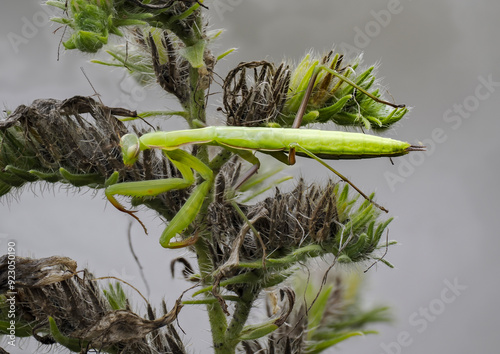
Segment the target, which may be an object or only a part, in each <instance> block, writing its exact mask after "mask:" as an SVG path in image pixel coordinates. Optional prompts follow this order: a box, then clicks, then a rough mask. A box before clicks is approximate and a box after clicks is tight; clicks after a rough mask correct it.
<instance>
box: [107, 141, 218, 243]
mask: <svg viewBox="0 0 500 354" xmlns="http://www.w3.org/2000/svg"><path fill="white" fill-rule="evenodd" d="M164 153H165V155H166V156H167V157H168V158H169V159H170V161H172V163H173V164H174V165H175V166H176V167H177V169H178V170H179V171H180V173H181V174H182V177H183V178H168V179H160V180H153V181H138V182H124V183H118V184H114V185H111V186H109V187H108V188H107V189H106V197H107V198H108V200H109V201H110V202H111V204H113V205H114V206H115V207H116V208H117V209H118V210H120V211H123V212H125V213H127V214H129V215H131V216H133V217H134V218H135V219H136V220H138V221H139V222H140V223H141V225H142V227H143V228H144V231H146V227H145V226H144V224H143V223H142V222H141V221H140V220H139V218H138V217H137V216H135V215H134V211H129V210H127V209H125V208H124V207H123V206H122V205H121V204H120V203H119V202H118V201H117V200H116V199H115V197H114V196H115V195H127V196H133V197H145V196H156V195H158V194H160V193H165V192H168V191H170V190H174V189H184V188H188V187H189V186H191V185H192V184H193V183H194V181H195V179H194V174H193V171H192V170H195V171H196V172H198V174H199V175H200V176H201V177H202V178H203V179H204V181H203V182H202V183H200V184H199V185H198V186H197V187H196V188H195V189H194V191H193V192H192V193H191V195H190V197H189V198H188V200H187V201H186V203H185V204H184V205H183V206H182V208H181V210H179V212H178V213H177V214H176V215H175V216H174V217H173V218H172V220H170V222H169V224H168V226H167V228H166V229H165V230H164V231H163V233H162V235H161V237H160V244H161V245H162V246H163V247H167V248H178V247H183V246H186V245H189V244H190V243H191V242H192V241H193V240H191V239H187V240H183V241H181V242H174V243H171V242H170V240H171V239H172V238H173V237H174V236H175V235H176V234H178V233H181V232H182V231H184V230H185V229H186V228H187V227H188V226H189V225H190V224H191V223H192V222H193V221H194V219H195V218H196V216H197V215H198V212H199V211H200V208H201V205H202V204H203V200H204V199H205V197H206V195H207V194H208V192H209V191H210V188H211V186H212V183H213V178H214V177H213V173H212V170H211V169H210V168H208V166H206V165H205V164H204V163H203V162H201V161H200V160H198V159H197V158H196V157H195V156H193V155H191V154H189V153H188V152H186V151H184V150H180V149H176V150H171V151H164ZM146 232H147V231H146Z"/></svg>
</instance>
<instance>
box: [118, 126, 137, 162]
mask: <svg viewBox="0 0 500 354" xmlns="http://www.w3.org/2000/svg"><path fill="white" fill-rule="evenodd" d="M120 145H121V148H122V156H123V163H124V164H125V165H129V166H131V165H133V164H134V163H135V162H136V161H137V158H138V156H139V152H140V151H141V149H140V142H139V137H138V136H137V135H135V134H125V135H124V136H122V138H121V140H120Z"/></svg>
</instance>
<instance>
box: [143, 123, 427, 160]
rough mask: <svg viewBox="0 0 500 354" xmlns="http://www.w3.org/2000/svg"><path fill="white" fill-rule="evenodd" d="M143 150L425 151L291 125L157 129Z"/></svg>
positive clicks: (338, 154) (346, 155)
mask: <svg viewBox="0 0 500 354" xmlns="http://www.w3.org/2000/svg"><path fill="white" fill-rule="evenodd" d="M140 141H141V150H142V149H148V148H158V149H163V150H174V149H177V148H179V147H180V146H182V145H189V144H209V145H222V146H228V147H231V148H234V149H239V150H256V151H288V150H290V148H292V147H294V146H297V145H298V146H299V147H301V148H304V149H307V150H308V151H309V152H311V153H313V154H315V155H317V156H318V157H321V158H326V159H363V158H371V157H382V156H400V155H405V154H407V153H408V152H409V151H414V150H421V149H422V147H419V146H413V145H411V144H409V143H407V142H403V141H398V140H394V139H389V138H382V137H379V136H374V135H368V134H362V133H350V132H338V131H327V130H317V129H291V128H241V127H223V126H221V127H217V126H212V127H206V128H200V129H190V130H177V131H171V132H153V133H148V134H145V135H143V136H142V137H141V139H140ZM299 151H300V150H299Z"/></svg>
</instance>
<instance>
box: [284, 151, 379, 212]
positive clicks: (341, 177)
mask: <svg viewBox="0 0 500 354" xmlns="http://www.w3.org/2000/svg"><path fill="white" fill-rule="evenodd" d="M290 149H295V150H298V151H302V152H303V153H304V154H306V155H307V156H309V157H311V158H313V159H315V160H316V161H318V162H319V163H320V164H322V165H323V166H325V167H326V168H328V169H329V170H330V171H332V172H333V173H335V174H336V175H337V176H339V177H340V179H342V180H343V181H344V182H346V183H348V184H349V185H350V186H351V187H352V188H354V189H355V190H356V191H357V192H358V193H359V194H360V195H361V196H362V197H363V198H365V199H366V200H368V201H369V202H370V203H372V204H373V205H374V206H376V207H377V208H379V209H380V210H382V211H385V212H386V213H388V212H389V210H387V209H386V208H384V207H383V206H381V205H378V204H377V203H375V202H374V201H373V200H372V199H371V198H370V197H368V196H367V195H366V194H365V193H363V192H362V191H361V189H359V188H358V187H356V185H354V183H352V182H351V181H349V179H347V178H346V177H345V176H344V175H342V174H341V173H340V172H338V171H337V170H335V169H334V168H333V167H331V166H330V165H329V164H327V163H326V162H325V161H323V160H322V159H320V158H319V157H318V156H316V155H314V154H313V153H312V152H310V151H309V150H307V149H306V148H304V147H302V146H301V145H299V144H297V143H293V144H290Z"/></svg>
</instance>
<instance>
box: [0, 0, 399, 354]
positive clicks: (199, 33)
mask: <svg viewBox="0 0 500 354" xmlns="http://www.w3.org/2000/svg"><path fill="white" fill-rule="evenodd" d="M46 4H47V5H51V6H56V7H58V8H60V9H61V10H62V11H63V13H64V16H63V17H61V18H55V19H53V20H54V21H56V22H58V23H61V24H62V25H64V32H65V34H64V41H63V45H64V47H65V48H66V49H78V50H80V51H83V52H90V53H95V52H97V51H99V50H101V48H103V47H104V46H105V45H107V46H106V47H105V48H106V51H107V53H108V54H109V55H110V56H111V59H110V60H111V61H109V62H108V61H102V60H95V62H97V63H100V64H104V65H108V66H115V67H122V68H124V69H125V70H127V71H128V73H129V74H130V75H132V76H133V77H135V78H136V79H137V81H138V82H139V83H140V84H151V83H155V82H156V83H157V84H158V85H159V87H161V88H162V89H163V90H164V91H166V92H168V93H169V94H172V95H173V96H175V97H176V98H177V99H178V101H179V103H180V106H181V108H182V109H181V110H179V111H167V112H139V113H137V112H134V111H129V110H127V109H123V108H112V107H107V106H106V105H104V104H103V103H101V102H98V101H96V100H94V99H92V98H89V97H81V96H76V97H72V98H68V99H66V100H63V101H58V100H54V99H44V100H36V101H34V102H33V103H32V104H31V105H30V106H20V107H18V108H17V109H15V110H14V111H13V112H9V114H8V116H7V117H6V118H5V119H4V120H3V121H0V196H1V195H7V194H8V193H11V192H12V191H14V190H16V189H18V188H20V187H22V186H23V185H25V184H26V183H30V182H37V181H45V182H48V183H63V184H66V185H68V186H74V187H78V188H79V187H88V188H93V189H100V188H106V187H108V186H109V185H111V184H114V183H117V182H133V181H152V180H160V179H174V178H179V177H180V175H181V174H180V172H179V170H178V169H177V168H176V166H174V164H173V163H172V162H171V161H170V160H169V159H168V158H166V156H165V155H163V154H159V153H156V152H155V151H153V150H146V151H144V152H143V153H142V155H141V157H140V158H139V160H138V161H137V162H136V163H135V164H134V165H133V166H126V165H124V163H123V156H122V152H121V150H120V138H121V137H122V136H123V135H125V134H126V133H127V132H128V130H129V129H132V130H133V131H134V132H135V133H136V134H138V135H139V136H140V135H142V134H143V133H145V131H144V130H143V129H139V128H136V127H135V126H132V127H131V128H127V127H126V125H125V123H124V122H123V121H127V120H133V119H138V118H141V119H144V118H147V117H149V116H152V115H164V116H169V115H178V116H181V117H183V118H184V119H185V120H186V122H187V124H188V125H189V127H190V128H198V127H201V126H204V125H206V124H207V122H206V107H207V102H208V90H209V88H210V87H211V85H212V76H213V73H214V68H215V65H216V63H217V62H218V61H219V60H220V59H222V58H223V57H225V56H226V55H228V54H229V53H230V52H231V51H232V50H228V51H226V52H224V53H222V54H220V55H218V56H215V55H214V54H212V52H211V51H210V49H209V47H210V43H211V42H212V41H214V40H215V39H216V38H217V37H218V36H219V35H220V33H221V31H211V32H209V31H207V24H206V20H205V19H204V18H203V16H202V8H205V6H204V5H203V4H202V2H201V1H191V0H189V1H188V0H184V1H173V0H169V1H167V0H165V1H160V0H158V1H141V0H68V1H66V0H52V1H46ZM110 35H116V36H117V37H118V38H120V39H122V40H123V41H124V44H118V45H109V44H108V38H109V36H110ZM320 66H324V67H327V68H329V69H331V70H332V71H334V73H338V74H339V75H342V76H341V77H339V76H336V75H333V74H332V73H331V72H328V71H320V72H319V74H318V71H317V70H316V69H317V68H318V67H320ZM316 74H317V75H318V77H317V79H316V80H315V81H313V83H314V87H312V92H310V93H309V94H310V98H309V99H308V100H307V107H305V111H304V120H303V124H304V125H306V124H310V123H327V122H333V123H335V124H337V125H344V126H354V127H360V128H364V129H365V130H371V129H386V128H388V127H389V126H391V125H392V124H394V123H396V122H398V121H399V120H400V119H401V118H402V117H403V116H404V115H405V114H406V112H407V111H408V110H407V108H405V107H404V106H398V105H393V104H390V103H388V102H385V101H383V100H381V99H380V96H381V91H382V90H383V88H382V87H381V86H379V84H378V82H377V80H376V79H375V76H374V67H369V68H367V69H365V70H361V58H360V57H357V58H351V59H348V58H344V57H343V56H342V55H340V54H334V53H333V52H330V53H328V54H326V55H324V56H321V57H317V56H315V55H312V54H309V55H307V56H306V57H305V58H304V59H303V60H302V61H301V62H300V63H299V65H297V66H296V67H294V66H293V65H292V64H290V63H281V64H279V65H275V64H273V63H270V62H267V61H253V62H247V63H240V64H239V65H237V66H236V67H235V68H234V69H233V70H231V71H230V72H229V74H228V75H227V77H226V79H225V80H224V83H223V85H222V91H223V107H221V108H219V111H220V112H222V113H223V114H224V115H225V116H226V124H227V125H232V126H237V127H290V126H292V124H293V121H294V117H295V116H296V115H297V112H298V111H299V110H300V109H301V103H302V102H304V101H305V100H304V97H305V95H306V92H307V90H306V88H307V86H308V84H309V82H311V77H313V75H316ZM367 93H369V94H367ZM118 117H121V118H118ZM192 154H193V155H195V156H196V157H197V158H198V159H199V160H200V161H202V162H203V163H204V164H206V165H208V166H209V167H210V169H211V170H212V171H213V173H214V175H215V176H216V177H215V178H214V180H213V182H212V183H213V184H212V185H211V186H209V187H210V193H208V195H207V197H206V198H204V200H203V201H202V205H201V206H200V209H199V213H198V216H197V217H196V219H195V220H194V221H193V222H192V223H191V224H190V225H189V226H188V227H187V228H186V230H185V231H184V232H183V233H182V235H180V237H181V238H183V239H187V238H189V237H191V239H192V240H193V241H192V242H190V243H189V244H186V245H188V246H189V249H190V250H191V251H192V252H194V253H195V254H196V256H197V261H198V271H197V272H196V271H195V268H194V267H193V266H192V265H191V264H189V263H188V262H187V261H186V260H185V259H178V260H176V261H174V263H173V264H172V267H174V266H175V264H176V263H178V262H180V263H181V264H183V265H184V271H183V274H184V276H185V278H186V279H187V280H190V281H192V282H194V283H195V285H197V286H198V290H197V291H196V292H195V293H194V294H193V297H194V299H193V300H184V301H182V304H184V305H187V304H197V305H204V306H206V309H207V312H208V317H209V322H210V325H211V330H212V339H213V349H214V351H215V352H216V353H234V352H235V351H236V350H239V351H244V352H247V353H252V352H257V351H259V352H268V353H301V352H308V353H316V352H321V351H322V350H325V349H326V348H328V347H330V346H332V345H335V344H337V343H338V342H340V341H342V340H345V339H347V338H350V337H352V336H354V335H359V334H363V333H372V332H371V331H366V330H363V328H364V327H365V326H366V325H367V324H369V323H372V322H380V321H387V320H388V317H387V313H386V309H385V308H376V309H373V310H369V311H365V310H362V309H361V308H360V307H359V299H358V295H357V293H358V292H357V285H356V284H357V281H358V280H356V279H354V280H353V278H349V277H342V276H340V275H337V276H336V277H335V278H334V282H333V284H331V283H328V282H327V277H326V276H325V278H324V279H323V282H322V283H321V284H320V287H319V289H318V288H314V287H312V285H310V284H309V285H308V286H307V287H304V286H303V287H302V290H301V291H300V292H299V293H298V294H300V295H301V296H300V297H297V296H296V293H297V290H298V289H299V288H300V287H295V290H294V289H292V288H290V287H286V286H284V283H285V281H286V280H287V279H288V278H290V277H291V276H292V275H293V274H296V273H297V272H298V270H302V271H303V270H304V269H307V261H308V260H310V259H312V258H315V257H322V258H325V259H329V260H330V262H331V263H332V266H333V265H334V264H338V263H344V264H351V263H357V262H364V263H365V264H370V263H373V262H377V261H382V262H384V263H385V264H387V265H389V266H390V264H389V263H388V262H387V261H386V260H385V259H383V254H384V252H386V247H387V246H388V245H389V244H390V242H389V241H387V240H386V241H385V242H383V241H382V242H381V238H382V240H384V237H383V236H384V235H385V233H386V232H387V226H388V224H389V223H390V222H391V220H392V219H391V218H389V219H387V220H385V221H380V220H379V214H380V211H379V210H378V209H377V208H376V207H375V206H374V204H372V203H370V201H368V200H365V201H363V202H361V201H358V198H357V197H354V198H353V197H351V196H350V194H349V188H348V186H347V185H344V186H342V185H340V184H337V183H335V182H334V181H328V182H327V183H326V184H324V185H319V184H307V182H305V181H304V180H302V179H300V180H298V182H297V184H296V186H295V188H294V189H293V190H291V191H289V192H283V191H281V190H279V189H278V188H275V191H274V195H272V196H269V197H267V198H265V199H263V200H261V201H258V202H253V204H252V199H254V197H255V196H256V195H258V194H259V193H261V192H262V191H263V190H266V189H270V188H272V186H275V185H277V184H278V183H279V182H280V180H272V177H273V176H274V175H275V173H276V170H271V172H270V173H262V174H260V175H257V176H253V177H252V178H250V179H249V180H247V181H246V182H245V183H244V184H242V185H241V187H239V188H238V190H235V189H234V186H235V185H237V184H238V181H239V180H240V177H241V175H242V171H243V170H245V169H246V168H247V167H246V166H245V165H243V164H241V163H240V161H239V160H238V157H237V156H236V155H235V154H234V153H233V151H231V149H221V150H220V151H219V152H218V153H217V154H216V155H215V156H211V155H210V154H209V151H208V150H207V147H206V146H204V145H198V146H196V147H195V148H193V151H192ZM198 183H199V182H198ZM196 187H197V186H196V183H194V185H193V186H191V187H190V188H185V189H178V190H172V191H168V192H166V193H161V194H158V195H155V196H150V197H137V196H136V197H133V198H132V199H131V204H132V205H133V206H137V205H141V204H142V205H145V206H146V207H148V208H151V209H153V210H155V211H156V212H158V214H159V215H161V216H162V217H163V218H164V219H165V220H166V222H168V221H170V220H172V219H173V218H174V217H175V216H176V215H177V214H178V212H179V210H180V209H181V207H182V206H183V205H184V204H185V203H186V201H187V200H188V199H189V197H190V194H191V193H192V192H193V191H194V190H196ZM241 192H245V193H241ZM371 198H373V195H372V196H371ZM329 256H330V257H331V256H332V257H333V261H332V258H330V257H329ZM16 262H17V265H18V268H17V269H18V272H19V273H18V274H20V276H19V277H20V278H19V279H18V281H19V283H18V284H20V285H19V288H18V289H16V290H17V293H16V294H15V298H16V304H19V306H20V309H19V316H17V317H16V321H17V322H16V326H15V328H16V329H15V333H14V335H16V336H19V337H24V336H32V337H34V338H35V339H36V340H38V341H39V342H40V343H42V344H53V343H58V344H60V345H62V346H65V347H66V348H68V349H70V350H72V351H77V352H78V351H79V352H87V351H88V350H91V349H96V350H99V351H101V352H110V353H155V352H173V353H183V352H185V349H184V347H183V345H182V341H181V340H180V339H179V336H178V335H177V333H176V331H175V329H174V327H173V325H172V321H174V320H175V318H176V317H177V314H178V312H179V310H180V309H181V307H182V304H181V303H180V302H178V303H176V305H175V306H174V308H173V309H172V310H171V311H167V309H166V306H163V312H164V313H165V315H163V316H162V317H160V318H156V316H155V315H154V314H153V311H152V310H150V311H149V312H148V319H147V320H145V319H142V318H141V317H139V316H138V315H136V314H134V313H133V312H131V310H130V308H129V305H128V302H127V300H126V298H125V296H124V293H123V291H122V290H121V287H120V285H116V286H114V287H111V288H110V289H108V290H104V294H105V296H104V297H103V295H102V291H101V290H99V289H98V287H97V285H96V284H95V282H93V281H92V276H91V275H90V274H89V273H88V272H87V271H84V272H83V274H77V273H76V264H75V263H74V262H73V261H71V260H69V259H65V258H57V257H55V258H49V259H42V260H31V259H26V258H17V259H16ZM6 264H7V257H4V258H2V259H1V262H0V271H1V272H0V288H2V292H4V295H2V298H1V300H2V302H1V303H2V311H1V312H0V314H1V316H0V317H1V318H0V331H1V332H2V333H5V334H6V335H10V334H12V333H11V332H9V329H8V326H9V321H7V318H6V316H7V309H8V306H9V304H8V301H7V300H8V296H10V295H9V292H8V291H7V288H6V286H5V285H6V283H7V278H6V275H5V274H6V273H5V272H6V269H7V267H6ZM23 269H26V270H29V271H24V272H23ZM61 274H63V275H64V276H61ZM23 277H25V278H23ZM308 280H309V279H308V278H307V281H308ZM305 281H306V279H305V278H304V277H303V278H302V283H304V282H305ZM328 284H330V285H328ZM272 289H279V290H276V291H272ZM314 289H315V290H314ZM264 293H267V294H268V295H267V297H266V302H267V310H268V318H267V319H266V320H265V321H263V322H262V323H258V324H247V321H248V319H249V317H250V312H251V309H252V307H254V306H255V304H256V300H257V299H258V298H259V297H262V295H263V294H264ZM303 293H308V294H309V295H311V294H314V295H313V296H308V297H307V301H305V302H304V301H303V296H302V294H303ZM75 294H76V295H75ZM13 296H14V295H13ZM75 296H76V298H77V299H79V300H85V301H82V302H79V301H75ZM299 300H300V301H299ZM88 306H90V307H88ZM148 308H149V309H150V307H148ZM89 314H90V315H89ZM132 327H133V328H135V330H134V331H133V333H131V332H130V328H132ZM162 327H163V329H161V328H162ZM265 337H266V338H265ZM264 338H265V339H264Z"/></svg>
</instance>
